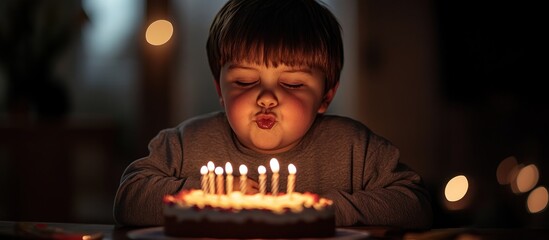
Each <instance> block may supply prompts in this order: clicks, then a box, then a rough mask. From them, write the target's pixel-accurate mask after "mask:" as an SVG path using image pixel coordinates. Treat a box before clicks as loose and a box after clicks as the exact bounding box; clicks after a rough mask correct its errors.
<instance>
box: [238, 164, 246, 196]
mask: <svg viewBox="0 0 549 240" xmlns="http://www.w3.org/2000/svg"><path fill="white" fill-rule="evenodd" d="M238 170H240V192H242V194H246V181H248V180H247V177H246V174H248V168H247V167H246V165H244V164H242V165H240V167H239V169H238Z"/></svg>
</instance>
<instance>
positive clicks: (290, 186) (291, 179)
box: [287, 163, 297, 194]
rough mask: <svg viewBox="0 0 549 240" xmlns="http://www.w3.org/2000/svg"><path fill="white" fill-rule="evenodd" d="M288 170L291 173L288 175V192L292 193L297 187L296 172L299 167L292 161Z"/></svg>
mask: <svg viewBox="0 0 549 240" xmlns="http://www.w3.org/2000/svg"><path fill="white" fill-rule="evenodd" d="M288 172H289V175H288V189H287V193H288V194H292V193H293V192H294V188H295V173H296V172H297V169H296V168H295V166H294V165H293V164H291V163H290V165H288Z"/></svg>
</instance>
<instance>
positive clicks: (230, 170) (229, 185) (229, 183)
mask: <svg viewBox="0 0 549 240" xmlns="http://www.w3.org/2000/svg"><path fill="white" fill-rule="evenodd" d="M225 172H226V173H227V194H231V193H232V192H233V166H232V165H231V163H230V162H227V163H226V164H225Z"/></svg>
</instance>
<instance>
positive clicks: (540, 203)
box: [527, 187, 549, 213]
mask: <svg viewBox="0 0 549 240" xmlns="http://www.w3.org/2000/svg"><path fill="white" fill-rule="evenodd" d="M548 201H549V194H548V192H547V188H545V187H537V188H536V189H534V190H533V191H532V192H530V195H528V200H527V207H528V211H529V212H530V213H538V212H541V211H543V210H545V208H547V202H548Z"/></svg>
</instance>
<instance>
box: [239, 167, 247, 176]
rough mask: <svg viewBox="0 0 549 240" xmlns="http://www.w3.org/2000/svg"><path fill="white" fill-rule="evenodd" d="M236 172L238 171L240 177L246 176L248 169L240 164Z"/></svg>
mask: <svg viewBox="0 0 549 240" xmlns="http://www.w3.org/2000/svg"><path fill="white" fill-rule="evenodd" d="M238 170H240V175H246V174H248V168H247V167H246V165H244V164H241V165H240V167H239V168H238Z"/></svg>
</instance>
